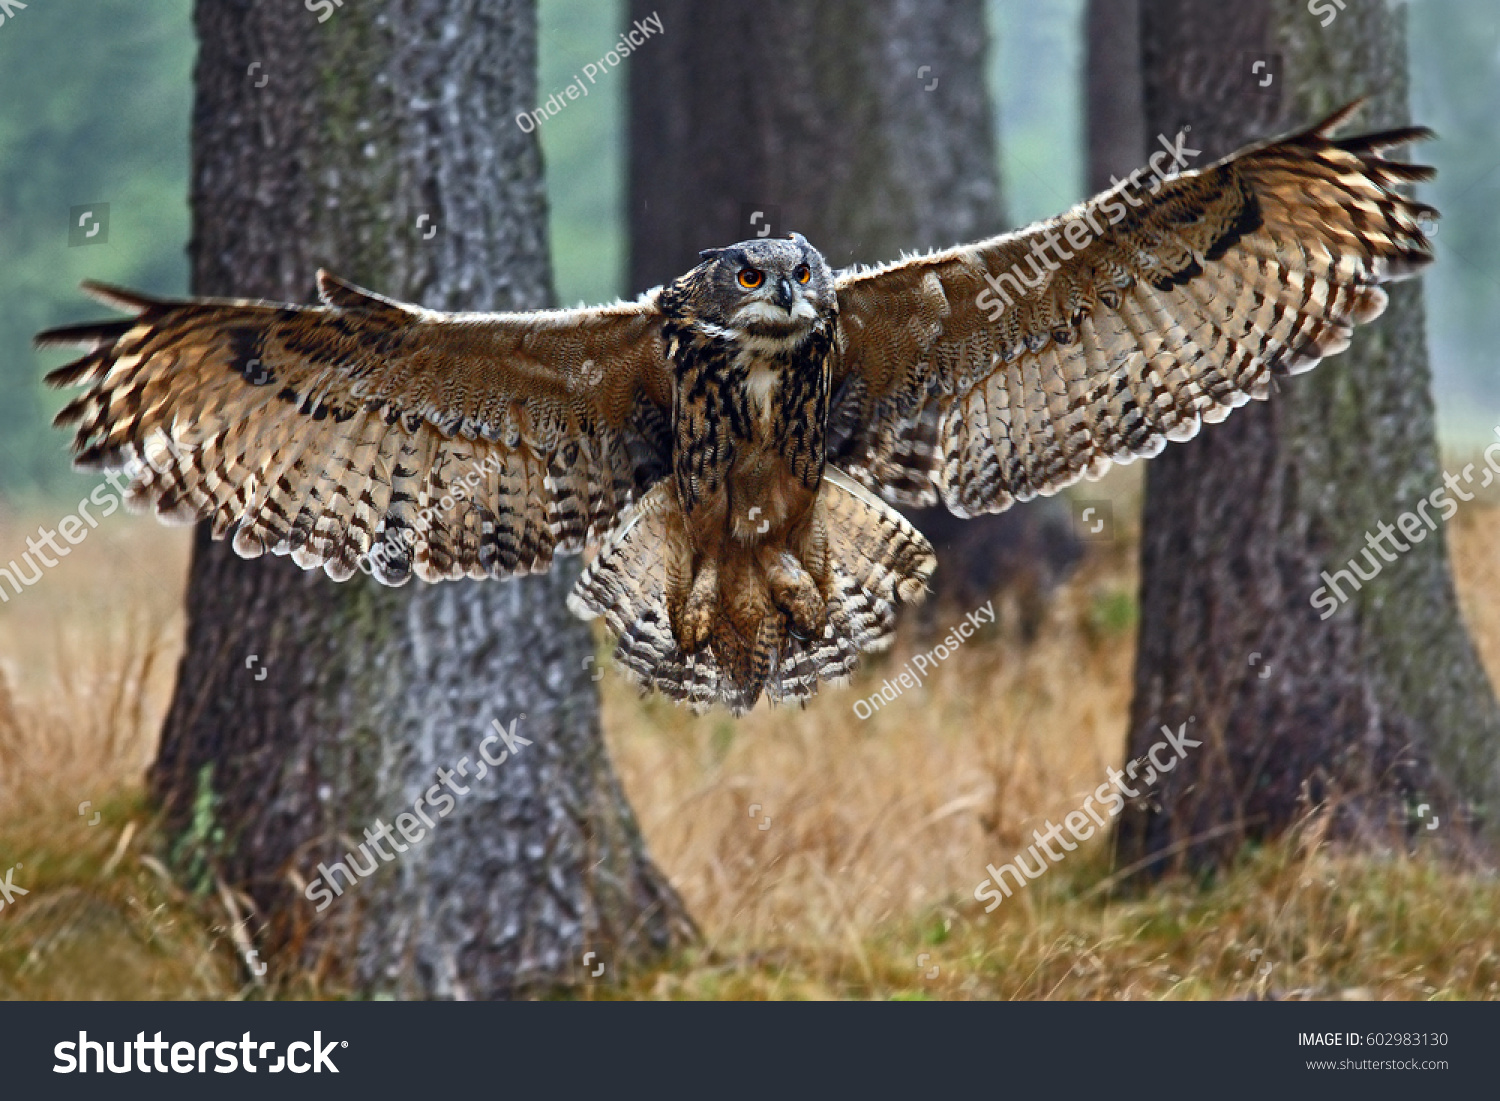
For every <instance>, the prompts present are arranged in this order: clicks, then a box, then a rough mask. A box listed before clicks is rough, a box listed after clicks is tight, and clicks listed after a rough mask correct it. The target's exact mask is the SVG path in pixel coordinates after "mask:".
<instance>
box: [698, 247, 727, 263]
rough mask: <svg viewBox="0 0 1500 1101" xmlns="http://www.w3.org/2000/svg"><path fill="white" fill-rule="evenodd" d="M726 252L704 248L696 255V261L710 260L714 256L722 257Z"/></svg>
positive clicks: (722, 249)
mask: <svg viewBox="0 0 1500 1101" xmlns="http://www.w3.org/2000/svg"><path fill="white" fill-rule="evenodd" d="M728 251H729V250H728V249H727V248H706V249H703V250H702V251H701V252H699V253H698V259H700V260H712V259H713V258H714V257H716V256H723V255H724V254H725V253H726V252H728Z"/></svg>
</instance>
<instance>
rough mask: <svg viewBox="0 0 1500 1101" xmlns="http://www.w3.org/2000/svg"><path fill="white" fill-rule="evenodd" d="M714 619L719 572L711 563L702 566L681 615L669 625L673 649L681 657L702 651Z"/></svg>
mask: <svg viewBox="0 0 1500 1101" xmlns="http://www.w3.org/2000/svg"><path fill="white" fill-rule="evenodd" d="M718 615H719V568H718V566H717V565H715V564H714V563H712V562H704V563H703V565H702V566H701V567H700V568H699V570H698V573H697V576H695V577H694V578H693V587H692V588H691V589H690V590H689V591H688V598H687V601H686V602H685V603H684V604H683V606H682V614H681V615H679V616H677V617H676V618H675V619H674V620H673V622H672V629H673V633H675V634H676V636H677V648H678V649H679V650H681V651H682V652H683V653H684V654H696V653H697V652H698V651H699V650H701V649H703V647H704V646H705V645H706V644H707V643H708V636H709V634H710V633H711V632H712V631H713V626H714V621H715V620H716V619H717V618H718Z"/></svg>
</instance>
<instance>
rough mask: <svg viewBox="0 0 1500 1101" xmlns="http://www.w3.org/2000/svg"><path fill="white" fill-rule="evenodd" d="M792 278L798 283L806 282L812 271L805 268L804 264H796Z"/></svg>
mask: <svg viewBox="0 0 1500 1101" xmlns="http://www.w3.org/2000/svg"><path fill="white" fill-rule="evenodd" d="M792 278H793V279H795V280H797V282H799V283H806V282H807V281H808V280H809V279H811V278H812V272H810V271H808V270H807V265H806V264H798V265H797V270H796V271H794V272H792Z"/></svg>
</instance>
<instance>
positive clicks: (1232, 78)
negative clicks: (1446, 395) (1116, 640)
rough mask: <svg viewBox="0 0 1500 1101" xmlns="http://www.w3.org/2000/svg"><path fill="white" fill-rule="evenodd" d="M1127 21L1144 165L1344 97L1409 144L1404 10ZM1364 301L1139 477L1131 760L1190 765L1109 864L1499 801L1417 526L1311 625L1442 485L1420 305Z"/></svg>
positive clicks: (1204, 858) (1159, 861) (1142, 814)
mask: <svg viewBox="0 0 1500 1101" xmlns="http://www.w3.org/2000/svg"><path fill="white" fill-rule="evenodd" d="M1328 10H1330V11H1332V10H1335V9H1334V8H1333V7H1332V6H1331V5H1329V6H1328ZM1142 13H1143V21H1142V26H1141V40H1142V42H1143V44H1144V50H1145V102H1146V129H1145V133H1146V134H1147V135H1153V137H1150V138H1148V141H1149V142H1151V143H1153V144H1154V141H1155V138H1154V135H1156V134H1157V133H1162V134H1174V133H1176V132H1177V130H1178V128H1179V127H1181V126H1184V125H1191V127H1192V130H1191V131H1190V134H1191V145H1192V146H1193V147H1197V148H1201V149H1202V150H1203V153H1202V157H1201V158H1200V159H1201V162H1202V163H1207V162H1208V161H1209V160H1210V159H1211V158H1213V157H1217V156H1219V155H1221V154H1223V153H1225V152H1228V151H1230V150H1231V149H1233V148H1234V147H1236V146H1238V145H1239V144H1241V143H1242V142H1246V141H1249V140H1251V139H1255V138H1260V137H1264V136H1267V135H1269V134H1270V133H1272V132H1275V131H1278V130H1285V129H1288V128H1290V127H1291V126H1293V125H1298V126H1300V125H1304V124H1307V123H1310V122H1312V121H1314V120H1316V119H1317V118H1319V117H1321V116H1323V115H1325V114H1327V113H1329V112H1330V111H1331V110H1333V109H1334V108H1336V107H1338V106H1339V105H1341V104H1343V103H1344V102H1346V101H1348V100H1350V99H1353V98H1355V97H1356V96H1360V95H1370V96H1371V97H1372V98H1371V102H1370V104H1369V106H1368V108H1367V109H1366V111H1365V112H1364V113H1363V114H1362V115H1361V116H1360V118H1359V119H1358V121H1357V123H1356V126H1357V127H1358V128H1360V129H1375V128H1381V127H1389V126H1394V125H1398V124H1402V123H1405V122H1406V121H1407V106H1406V105H1407V77H1406V62H1405V57H1406V39H1405V31H1404V22H1403V20H1404V18H1405V9H1404V8H1399V7H1391V6H1388V5H1385V4H1350V5H1348V6H1347V7H1346V8H1344V9H1343V10H1342V11H1339V12H1338V13H1337V15H1336V18H1335V19H1334V21H1333V22H1332V23H1331V24H1330V25H1329V26H1327V27H1323V26H1320V25H1319V20H1318V19H1317V18H1316V17H1315V16H1314V15H1312V14H1310V13H1309V11H1308V10H1307V6H1306V4H1304V3H1302V2H1301V0H1249V2H1246V3H1242V4H1236V5H1233V6H1232V7H1227V6H1225V5H1222V4H1219V3H1215V2H1213V0H1142ZM1257 62H1263V63H1264V64H1259V65H1257ZM1268 78H1269V80H1268ZM1417 153H1418V156H1417V157H1416V159H1417V160H1420V159H1421V157H1420V149H1418V150H1417ZM1388 290H1390V307H1389V309H1388V310H1387V312H1386V314H1385V316H1384V317H1383V318H1382V319H1381V320H1380V321H1379V322H1377V323H1376V324H1374V325H1371V326H1368V327H1363V328H1361V329H1359V330H1358V331H1357V333H1356V336H1355V339H1354V343H1353V346H1352V347H1351V348H1350V349H1349V350H1348V351H1347V352H1346V353H1344V354H1342V355H1340V356H1337V357H1335V358H1332V359H1329V360H1327V361H1326V362H1324V363H1323V364H1322V365H1321V366H1319V367H1318V369H1317V370H1315V371H1313V372H1311V373H1310V374H1308V375H1304V376H1301V377H1298V378H1294V379H1290V380H1288V381H1285V382H1283V384H1282V385H1281V387H1280V392H1279V393H1276V394H1274V395H1273V396H1272V399H1271V400H1270V401H1269V402H1268V403H1265V404H1258V403H1256V404H1252V405H1251V406H1248V407H1246V408H1245V409H1242V410H1240V411H1239V412H1237V413H1235V414H1234V415H1233V416H1232V417H1230V418H1229V419H1228V420H1227V421H1226V422H1225V423H1224V424H1222V425H1219V426H1214V427H1208V428H1206V429H1205V430H1204V432H1203V433H1202V435H1201V436H1200V437H1199V438H1198V439H1196V440H1194V441H1192V442H1191V443H1188V444H1185V445H1180V446H1179V445H1174V446H1172V447H1169V448H1168V449H1167V451H1166V452H1165V453H1164V454H1163V455H1162V456H1161V457H1160V458H1158V459H1156V460H1154V461H1153V462H1152V463H1151V464H1150V466H1149V468H1148V473H1147V492H1146V502H1145V512H1144V517H1143V523H1142V529H1143V536H1142V546H1141V571H1142V577H1141V627H1140V646H1139V652H1138V657H1137V665H1136V676H1135V699H1134V701H1133V703H1132V707H1131V717H1130V737H1129V756H1130V757H1132V758H1139V757H1141V756H1142V755H1144V754H1145V753H1146V752H1147V751H1148V750H1149V748H1150V747H1151V746H1152V745H1153V744H1155V743H1156V742H1158V741H1160V740H1161V739H1162V731H1161V728H1162V726H1163V724H1165V725H1167V726H1169V727H1171V728H1173V729H1174V730H1175V729H1177V728H1178V727H1179V726H1180V725H1181V724H1184V723H1186V724H1188V736H1189V737H1190V738H1195V739H1198V740H1201V741H1202V742H1203V745H1202V747H1201V748H1197V749H1192V750H1190V751H1189V754H1188V756H1187V757H1186V758H1185V759H1184V760H1182V761H1181V762H1180V763H1179V764H1178V766H1177V767H1176V769H1175V771H1173V772H1171V773H1169V774H1168V775H1166V776H1165V777H1163V778H1161V780H1160V781H1159V783H1158V786H1157V787H1156V788H1155V789H1154V790H1153V791H1151V792H1150V793H1149V795H1148V793H1144V792H1143V800H1142V801H1141V802H1139V803H1137V804H1136V805H1135V806H1133V807H1132V808H1130V809H1129V810H1127V812H1126V813H1125V815H1124V816H1122V818H1121V822H1120V830H1119V835H1118V839H1117V840H1118V858H1119V861H1120V863H1121V864H1122V865H1125V866H1132V865H1136V864H1138V863H1140V862H1147V861H1149V862H1151V863H1152V864H1153V870H1154V871H1155V870H1160V869H1162V868H1164V867H1166V866H1169V864H1179V865H1184V864H1185V865H1186V866H1191V867H1203V866H1207V865H1210V864H1213V863H1217V862H1222V861H1223V860H1225V859H1227V858H1228V857H1229V855H1230V854H1232V853H1233V852H1234V851H1235V849H1236V848H1237V847H1238V846H1239V844H1240V843H1241V842H1242V841H1244V840H1245V839H1247V838H1261V837H1267V836H1272V835H1274V834H1276V833H1277V832H1279V831H1281V830H1284V829H1285V828H1286V827H1287V826H1289V825H1290V824H1292V823H1293V822H1294V821H1295V820H1296V819H1297V817H1298V815H1299V814H1300V813H1302V812H1303V811H1304V810H1305V809H1307V808H1309V807H1314V806H1317V807H1327V808H1329V809H1330V810H1331V812H1332V819H1331V824H1332V829H1333V831H1334V833H1335V835H1338V836H1345V837H1359V836H1368V835H1370V834H1371V833H1373V832H1375V831H1379V830H1381V829H1382V828H1383V827H1386V826H1388V825H1390V824H1392V823H1395V824H1399V825H1403V826H1405V827H1406V828H1408V829H1415V828H1417V826H1418V825H1419V823H1417V822H1416V821H1415V820H1414V818H1413V817H1409V816H1408V810H1409V808H1411V807H1412V806H1413V805H1419V804H1420V803H1427V804H1429V805H1430V808H1431V809H1430V811H1429V812H1427V813H1430V814H1434V815H1436V816H1437V817H1438V819H1439V820H1440V822H1441V823H1443V824H1446V827H1447V829H1449V830H1452V831H1453V833H1451V834H1448V836H1451V837H1455V839H1457V838H1458V837H1459V835H1460V832H1461V831H1460V830H1459V829H1458V826H1459V823H1460V822H1462V821H1464V820H1466V819H1468V818H1470V817H1471V816H1472V813H1473V812H1474V810H1475V808H1477V807H1478V806H1481V805H1483V804H1485V803H1491V804H1492V803H1493V802H1494V801H1495V798H1496V796H1497V795H1500V769H1497V759H1496V753H1497V750H1500V737H1497V736H1500V714H1497V710H1496V705H1495V699H1494V695H1493V693H1492V691H1491V688H1490V686H1489V683H1488V681H1487V680H1486V678H1485V674H1484V672H1483V670H1482V668H1481V667H1480V665H1479V662H1478V659H1477V657H1476V654H1475V652H1474V649H1473V647H1472V645H1471V643H1470V641H1469V637H1468V634H1467V632H1466V630H1465V627H1464V623H1463V621H1462V618H1461V616H1460V613H1459V610H1458V607H1457V603H1456V600H1455V597H1454V591H1453V583H1452V577H1451V574H1450V571H1449V567H1448V558H1447V541H1446V538H1445V535H1444V531H1443V528H1442V527H1441V525H1439V527H1438V529H1437V531H1436V532H1435V533H1433V537H1430V538H1426V539H1425V541H1423V542H1420V543H1416V544H1413V545H1411V549H1410V551H1409V553H1402V554H1399V555H1398V556H1397V557H1396V560H1395V561H1391V562H1386V561H1381V559H1379V558H1377V561H1379V562H1380V564H1381V566H1382V568H1381V569H1380V571H1379V573H1378V574H1377V575H1376V576H1375V578H1374V579H1373V580H1371V581H1369V582H1367V583H1365V584H1364V585H1363V587H1362V588H1359V589H1358V591H1354V587H1353V586H1350V585H1344V586H1343V590H1344V591H1345V593H1346V594H1347V595H1349V596H1351V597H1352V599H1351V600H1350V601H1349V602H1348V603H1347V604H1345V605H1344V606H1342V607H1341V608H1339V610H1338V611H1337V612H1336V613H1330V612H1329V609H1328V608H1327V605H1326V604H1321V603H1320V604H1319V606H1318V607H1314V605H1313V604H1312V599H1313V596H1314V594H1315V592H1316V591H1317V590H1318V589H1319V588H1320V587H1322V586H1324V585H1326V583H1327V581H1326V579H1325V578H1324V577H1323V574H1324V572H1325V571H1329V572H1330V573H1332V572H1333V571H1338V570H1341V569H1343V570H1347V568H1348V567H1347V563H1348V562H1349V560H1350V559H1358V560H1360V562H1361V565H1363V564H1364V562H1363V558H1362V552H1363V551H1364V550H1365V549H1366V546H1367V544H1366V538H1365V536H1366V533H1367V532H1368V533H1371V534H1374V533H1376V532H1378V531H1379V525H1380V524H1381V523H1386V524H1394V523H1395V522H1396V521H1397V519H1398V517H1400V515H1401V514H1402V513H1404V512H1407V511H1413V512H1415V511H1416V506H1417V503H1418V502H1419V501H1420V500H1422V499H1423V498H1426V497H1427V496H1428V495H1429V494H1431V493H1433V491H1434V490H1436V489H1439V488H1441V487H1442V486H1443V475H1442V472H1441V471H1440V469H1439V466H1438V452H1437V447H1436V440H1435V435H1434V423H1433V408H1432V399H1431V395H1430V387H1429V382H1430V374H1429V370H1428V363H1427V355H1426V348H1425V334H1424V329H1423V309H1422V288H1421V284H1420V283H1418V282H1407V283H1403V284H1399V285H1396V286H1393V287H1389V288H1388ZM1460 507H1462V506H1460ZM1434 511H1436V510H1435V509H1434ZM1398 538H1399V536H1398ZM1403 545H1405V544H1403ZM1392 549H1393V550H1394V547H1393V548H1392ZM1382 557H1383V556H1382ZM1364 568H1365V569H1366V570H1368V569H1369V567H1368V566H1365V567H1364ZM1324 614H1327V615H1328V616H1329V618H1327V619H1326V620H1324V619H1322V618H1321V616H1322V615H1324ZM1430 821H1431V819H1430V818H1429V819H1428V820H1427V823H1430ZM1427 823H1421V824H1423V825H1425V824H1427ZM1423 832H1424V834H1425V833H1426V831H1425V830H1424V831H1423ZM1440 836H1441V835H1440Z"/></svg>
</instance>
